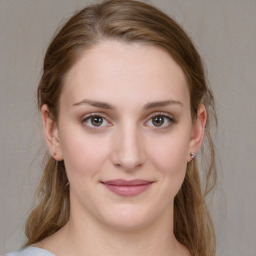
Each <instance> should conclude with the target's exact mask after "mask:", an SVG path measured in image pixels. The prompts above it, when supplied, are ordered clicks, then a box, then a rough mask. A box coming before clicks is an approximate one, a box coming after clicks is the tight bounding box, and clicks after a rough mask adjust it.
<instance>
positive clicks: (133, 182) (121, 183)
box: [102, 179, 153, 186]
mask: <svg viewBox="0 0 256 256" xmlns="http://www.w3.org/2000/svg"><path fill="white" fill-rule="evenodd" d="M152 182H153V181H149V180H139V179H137V180H123V179H117V180H108V181H103V182H102V183H103V184H108V185H116V186H135V185H145V184H149V183H152Z"/></svg>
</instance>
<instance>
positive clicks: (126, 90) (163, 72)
mask: <svg viewBox="0 0 256 256" xmlns="http://www.w3.org/2000/svg"><path fill="white" fill-rule="evenodd" d="M83 98H89V99H93V100H102V101H105V102H107V101H111V102H112V104H119V103H125V102H127V103H132V102H133V103H134V104H135V103H139V102H142V101H143V102H146V101H156V100H166V99H173V100H179V101H182V102H183V104H184V105H188V106H189V90H188V86H187V82H186V78H185V75H184V73H183V71H182V69H181V68H180V66H179V65H178V64H177V63H176V62H175V61H174V60H173V58H172V57H171V56H170V55H169V54H168V53H167V52H165V51H164V50H162V49H161V48H159V47H156V46H152V45H145V44H141V43H124V42H118V41H105V42H102V43H100V44H98V45H97V46H95V47H93V48H91V49H89V50H85V51H84V52H83V53H82V54H81V56H80V58H79V60H78V61H77V62H76V63H75V64H74V66H73V67H72V68H71V70H70V71H69V72H68V74H67V76H66V79H65V83H64V89H63V92H62V95H61V100H62V101H63V100H64V101H65V103H66V104H73V103H75V102H77V101H79V100H82V99H83Z"/></svg>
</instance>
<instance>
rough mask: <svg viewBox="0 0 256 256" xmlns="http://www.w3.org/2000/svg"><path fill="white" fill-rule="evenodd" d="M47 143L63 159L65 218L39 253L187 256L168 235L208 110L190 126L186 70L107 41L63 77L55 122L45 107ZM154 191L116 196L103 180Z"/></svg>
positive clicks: (149, 52) (141, 48)
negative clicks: (137, 183)
mask: <svg viewBox="0 0 256 256" xmlns="http://www.w3.org/2000/svg"><path fill="white" fill-rule="evenodd" d="M41 110H42V119H43V125H44V131H45V137H46V141H47V144H48V147H49V150H50V152H51V154H52V155H53V157H54V158H55V159H56V160H58V161H60V160H64V162H65V166H66V171H67V176H68V179H69V183H70V200H71V216H70V220H69V222H68V223H67V225H65V226H64V227H63V228H62V229H61V230H60V231H58V232H56V233H55V234H54V235H52V236H50V237H49V238H46V239H45V240H43V241H41V242H39V243H38V244H35V246H38V247H41V248H44V249H47V250H49V251H51V252H53V253H54V254H55V255H56V256H60V255H62V256H65V255H69V256H73V255H85V256H89V255H104V256H110V255H111V256H115V255H124V256H128V255H129V256H130V255H140V256H144V255H145V256H155V255H162V256H167V255H173V256H175V255H177V256H186V255H190V254H189V252H188V250H187V249H186V248H185V247H184V246H183V245H181V244H180V243H179V242H178V241H177V240H176V239H175V237H174V235H173V202H174V197H175V195H176V194H177V193H178V191H179V189H180V187H181V185H182V182H183V180H184V177H185V174H186V166H187V163H188V162H189V161H191V160H192V159H191V156H190V152H194V153H196V152H198V150H199V148H200V146H201V143H202V140H203V135H204V126H205V123H206V110H205V108H204V106H203V105H200V106H199V108H198V113H197V118H196V120H194V122H193V121H192V118H191V111H190V97H189V90H188V85H187V81H186V79H185V76H184V73H183V71H182V69H181V68H180V67H179V66H178V64H177V63H176V62H175V61H174V60H173V59H172V58H171V57H170V55H168V54H167V53H166V52H165V51H163V50H162V49H160V48H157V47H155V46H149V45H143V44H138V43H133V44H127V43H122V42H117V41H104V42H101V43H100V44H99V45H97V46H95V47H93V48H91V49H89V50H86V51H85V52H84V53H83V55H82V56H81V58H80V59H79V61H78V62H77V63H76V64H75V65H74V66H73V67H72V68H71V70H70V71H69V73H68V74H67V77H66V80H65V84H64V89H63V91H62V94H61V97H60V112H59V116H58V123H55V122H54V121H53V120H52V119H51V118H50V115H49V109H48V107H47V106H46V105H44V106H43V107H42V109H41ZM113 179H125V180H133V179H143V180H148V181H152V182H153V183H152V185H151V186H150V187H149V188H148V189H147V190H145V191H143V192H142V193H140V194H138V195H136V196H120V195H117V194H115V193H113V192H112V191H110V190H108V189H107V188H106V187H105V186H104V185H103V184H102V182H103V181H107V180H113Z"/></svg>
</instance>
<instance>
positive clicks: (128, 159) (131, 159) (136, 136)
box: [113, 121, 144, 170]
mask: <svg viewBox="0 0 256 256" xmlns="http://www.w3.org/2000/svg"><path fill="white" fill-rule="evenodd" d="M115 144H116V147H115V150H114V151H115V152H113V153H114V163H115V164H116V165H118V166H120V167H122V168H123V169H125V170H134V169H136V168H137V167H138V166H141V165H142V164H143V162H144V150H143V138H142V136H141V134H140V130H139V129H138V127H137V125H136V124H135V123H133V122H131V121H130V122H126V123H124V124H122V125H120V127H119V128H118V135H117V136H116V141H115Z"/></svg>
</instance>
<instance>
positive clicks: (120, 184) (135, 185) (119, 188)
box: [102, 179, 153, 196]
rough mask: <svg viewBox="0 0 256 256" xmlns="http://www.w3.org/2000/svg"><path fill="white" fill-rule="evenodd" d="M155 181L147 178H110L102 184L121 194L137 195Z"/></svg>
mask: <svg viewBox="0 0 256 256" xmlns="http://www.w3.org/2000/svg"><path fill="white" fill-rule="evenodd" d="M152 183H153V182H152V181H147V180H121V179H119V180H109V181H104V182H102V184H103V185H104V186H106V187H107V188H108V189H109V190H111V191H112V192H114V193H116V194H118V195H120V196H135V195H138V194H140V193H142V192H143V191H145V190H146V189H147V188H149V187H150V186H151V184H152Z"/></svg>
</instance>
